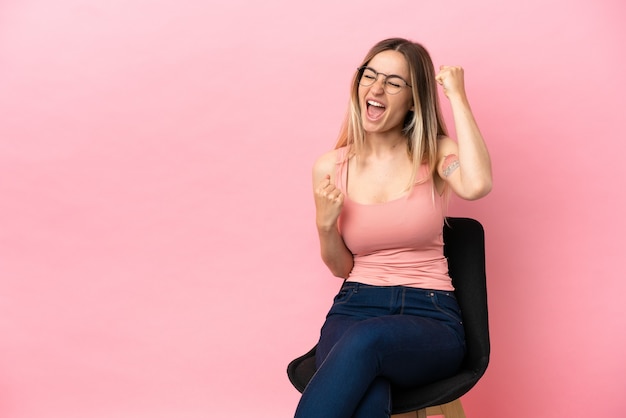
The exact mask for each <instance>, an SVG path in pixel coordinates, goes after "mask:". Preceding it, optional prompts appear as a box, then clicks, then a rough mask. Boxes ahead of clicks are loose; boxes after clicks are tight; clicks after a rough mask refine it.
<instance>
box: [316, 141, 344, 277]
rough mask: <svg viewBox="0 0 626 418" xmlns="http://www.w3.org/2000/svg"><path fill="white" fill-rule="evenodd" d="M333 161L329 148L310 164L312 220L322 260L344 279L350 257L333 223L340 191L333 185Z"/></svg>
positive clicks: (333, 157) (340, 200)
mask: <svg viewBox="0 0 626 418" xmlns="http://www.w3.org/2000/svg"><path fill="white" fill-rule="evenodd" d="M336 161H337V160H336V151H331V152H329V153H326V154H324V155H322V156H321V157H320V158H319V159H318V160H317V161H316V162H315V165H314V166H313V195H314V197H315V222H316V225H317V233H318V235H319V239H320V252H321V255H322V260H323V261H324V264H326V266H328V268H329V270H330V271H331V273H332V274H333V275H335V276H337V277H342V278H344V279H345V278H347V277H348V275H349V274H350V271H352V266H353V265H354V257H353V256H352V253H351V252H350V250H348V247H346V244H345V243H344V242H343V238H342V237H341V234H340V233H339V228H338V226H337V220H338V219H339V214H340V213H341V208H342V207H343V199H344V195H343V193H341V191H340V190H339V189H338V188H336V187H335V164H336Z"/></svg>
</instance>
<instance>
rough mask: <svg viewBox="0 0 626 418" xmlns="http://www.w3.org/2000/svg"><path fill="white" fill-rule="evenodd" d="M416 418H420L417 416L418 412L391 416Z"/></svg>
mask: <svg viewBox="0 0 626 418" xmlns="http://www.w3.org/2000/svg"><path fill="white" fill-rule="evenodd" d="M416 417H418V418H422V417H421V416H420V415H419V411H417V412H415V411H413V412H405V413H404V414H395V415H392V416H391V418H416Z"/></svg>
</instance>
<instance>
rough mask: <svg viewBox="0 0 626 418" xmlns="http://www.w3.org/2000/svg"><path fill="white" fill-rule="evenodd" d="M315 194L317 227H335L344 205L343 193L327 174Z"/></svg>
mask: <svg viewBox="0 0 626 418" xmlns="http://www.w3.org/2000/svg"><path fill="white" fill-rule="evenodd" d="M314 194H315V210H316V216H315V218H316V219H315V220H316V223H317V227H318V228H320V229H330V228H333V227H334V226H335V225H336V224H337V219H338V218H339V214H340V213H341V208H342V207H343V198H344V196H343V193H341V190H339V189H338V188H336V187H335V185H334V184H332V183H331V182H330V176H329V175H328V174H327V175H326V176H325V177H324V179H323V180H322V181H321V182H320V183H319V185H318V186H317V187H316V188H315V193H314Z"/></svg>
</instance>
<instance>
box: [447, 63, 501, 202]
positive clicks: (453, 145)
mask: <svg viewBox="0 0 626 418" xmlns="http://www.w3.org/2000/svg"><path fill="white" fill-rule="evenodd" d="M436 80H437V82H438V83H439V84H440V85H441V86H442V87H443V91H444V93H445V95H446V97H447V98H448V100H449V101H450V106H451V107H452V114H453V116H454V125H455V127H456V134H457V142H455V141H453V140H452V139H450V138H443V139H441V140H440V141H439V147H438V163H437V172H438V173H439V176H440V177H441V179H442V180H444V181H445V182H446V183H447V184H448V185H449V187H450V188H451V189H452V190H453V191H454V192H455V193H456V194H457V195H458V196H459V197H461V198H463V199H467V200H476V199H480V198H481V197H483V196H485V195H487V194H488V193H489V192H490V191H491V186H492V177H491V159H490V158H489V151H487V146H486V144H485V141H484V139H483V137H482V135H481V133H480V130H479V129H478V124H477V123H476V120H475V119H474V115H473V113H472V109H471V108H470V104H469V100H468V99H467V94H466V93H465V82H464V77H463V68H461V67H452V66H444V65H442V66H441V68H440V71H439V73H438V74H437V76H436Z"/></svg>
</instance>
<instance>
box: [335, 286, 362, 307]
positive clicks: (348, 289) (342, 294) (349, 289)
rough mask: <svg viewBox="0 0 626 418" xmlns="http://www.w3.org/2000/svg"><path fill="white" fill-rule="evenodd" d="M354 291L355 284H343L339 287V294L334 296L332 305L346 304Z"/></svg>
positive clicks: (355, 289) (355, 288)
mask: <svg viewBox="0 0 626 418" xmlns="http://www.w3.org/2000/svg"><path fill="white" fill-rule="evenodd" d="M356 291H357V285H356V283H345V284H344V285H343V286H341V289H340V290H339V293H337V295H335V298H334V299H333V304H334V305H338V304H342V303H346V302H348V301H349V300H350V298H351V297H352V295H353V294H354V293H355V292H356Z"/></svg>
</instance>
